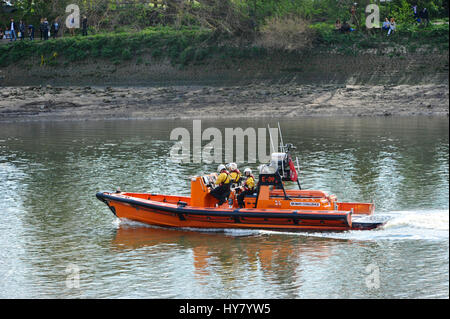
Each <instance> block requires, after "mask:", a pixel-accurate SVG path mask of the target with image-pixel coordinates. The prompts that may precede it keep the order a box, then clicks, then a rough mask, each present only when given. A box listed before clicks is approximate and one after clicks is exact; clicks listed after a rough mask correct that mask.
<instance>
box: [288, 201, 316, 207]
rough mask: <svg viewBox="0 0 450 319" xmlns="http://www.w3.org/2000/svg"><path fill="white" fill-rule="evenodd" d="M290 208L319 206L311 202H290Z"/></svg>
mask: <svg viewBox="0 0 450 319" xmlns="http://www.w3.org/2000/svg"><path fill="white" fill-rule="evenodd" d="M291 206H307V207H319V206H320V203H312V202H291Z"/></svg>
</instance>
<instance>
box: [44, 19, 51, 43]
mask: <svg viewBox="0 0 450 319" xmlns="http://www.w3.org/2000/svg"><path fill="white" fill-rule="evenodd" d="M49 33H50V26H49V23H48V20H47V18H45V19H44V40H48V38H49V36H48V34H49Z"/></svg>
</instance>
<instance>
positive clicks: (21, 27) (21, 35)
mask: <svg viewBox="0 0 450 319" xmlns="http://www.w3.org/2000/svg"><path fill="white" fill-rule="evenodd" d="M25 30H26V27H25V23H24V22H23V21H22V20H20V23H19V39H20V40H21V41H22V40H23V39H24V38H25Z"/></svg>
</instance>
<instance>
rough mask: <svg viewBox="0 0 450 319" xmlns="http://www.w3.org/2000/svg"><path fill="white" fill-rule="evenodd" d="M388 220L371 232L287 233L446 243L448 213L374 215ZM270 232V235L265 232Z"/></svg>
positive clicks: (428, 211) (423, 211) (346, 238)
mask: <svg viewBox="0 0 450 319" xmlns="http://www.w3.org/2000/svg"><path fill="white" fill-rule="evenodd" d="M377 217H380V218H382V219H388V221H387V223H386V224H385V225H383V226H382V227H380V228H378V229H375V230H371V231H359V230H351V231H347V232H339V233H338V232H312V233H289V234H292V235H297V236H298V235H300V236H310V237H320V238H331V239H345V240H364V241H366V240H368V241H371V240H437V241H439V240H447V241H448V238H449V210H448V209H446V210H410V211H392V212H384V213H377ZM267 233H273V232H267Z"/></svg>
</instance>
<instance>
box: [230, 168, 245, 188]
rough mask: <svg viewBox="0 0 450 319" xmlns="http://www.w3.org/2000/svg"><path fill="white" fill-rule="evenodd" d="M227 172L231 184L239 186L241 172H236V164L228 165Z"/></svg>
mask: <svg viewBox="0 0 450 319" xmlns="http://www.w3.org/2000/svg"><path fill="white" fill-rule="evenodd" d="M228 167H229V168H228V170H229V172H230V177H231V182H232V183H233V184H238V185H239V184H240V182H241V176H242V174H241V172H240V171H239V170H238V167H237V164H236V163H230V164H228Z"/></svg>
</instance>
